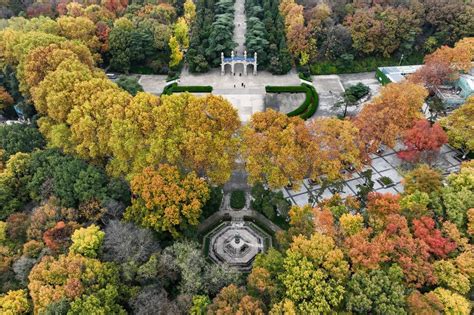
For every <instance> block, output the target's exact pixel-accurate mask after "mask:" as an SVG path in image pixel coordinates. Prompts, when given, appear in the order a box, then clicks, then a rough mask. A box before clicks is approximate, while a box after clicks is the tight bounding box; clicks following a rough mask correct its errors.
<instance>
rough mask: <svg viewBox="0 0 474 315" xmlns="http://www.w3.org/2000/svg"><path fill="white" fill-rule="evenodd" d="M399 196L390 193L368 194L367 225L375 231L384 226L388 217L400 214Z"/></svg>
mask: <svg viewBox="0 0 474 315" xmlns="http://www.w3.org/2000/svg"><path fill="white" fill-rule="evenodd" d="M399 200H400V196H399V195H394V194H391V193H384V194H383V193H376V192H374V193H370V194H369V197H368V202H367V214H368V216H369V225H370V226H371V227H373V228H374V229H376V230H380V229H382V228H383V227H385V226H386V224H387V223H389V222H388V219H387V218H388V216H389V215H391V214H399V213H400V205H399Z"/></svg>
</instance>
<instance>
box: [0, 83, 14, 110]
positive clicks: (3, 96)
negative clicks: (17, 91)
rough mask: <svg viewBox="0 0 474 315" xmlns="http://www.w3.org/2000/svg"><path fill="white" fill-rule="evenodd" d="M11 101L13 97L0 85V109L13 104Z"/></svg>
mask: <svg viewBox="0 0 474 315" xmlns="http://www.w3.org/2000/svg"><path fill="white" fill-rule="evenodd" d="M13 103H14V100H13V97H12V96H11V95H10V94H9V93H8V91H7V90H5V88H4V87H3V86H0V110H3V109H6V108H7V107H8V106H10V105H13Z"/></svg>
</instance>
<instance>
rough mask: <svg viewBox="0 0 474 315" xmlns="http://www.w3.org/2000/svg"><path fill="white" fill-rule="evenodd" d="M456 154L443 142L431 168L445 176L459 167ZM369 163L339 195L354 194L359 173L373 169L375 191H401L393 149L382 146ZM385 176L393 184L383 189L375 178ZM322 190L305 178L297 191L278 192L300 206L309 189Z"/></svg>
mask: <svg viewBox="0 0 474 315" xmlns="http://www.w3.org/2000/svg"><path fill="white" fill-rule="evenodd" d="M400 148H401V146H400V145H399V146H397V147H396V148H395V150H397V151H398V150H400ZM458 154H459V151H457V150H455V149H453V148H452V147H451V146H449V145H444V146H443V147H442V148H441V150H440V155H439V157H438V159H437V161H436V162H435V163H434V165H433V166H434V167H436V168H439V169H441V170H442V172H443V174H444V175H447V174H449V173H452V172H456V171H458V170H459V166H460V164H461V163H460V162H459V161H458V160H456V159H455V156H456V155H458ZM371 157H372V164H371V165H370V166H366V167H365V168H364V169H362V170H361V171H360V172H354V173H352V174H351V175H350V177H349V178H348V179H347V180H346V181H345V182H344V185H343V189H342V193H340V195H341V197H343V198H345V197H347V196H354V195H355V194H356V193H357V190H358V188H357V185H360V184H362V183H363V182H364V181H363V179H362V175H361V172H363V171H365V170H367V169H369V168H370V169H372V172H373V173H372V180H373V181H374V190H375V191H377V192H381V193H386V192H389V193H393V194H397V193H401V192H403V186H402V184H401V180H402V178H403V175H402V172H401V168H400V166H401V165H402V161H401V160H400V159H399V158H398V157H397V154H396V151H394V150H392V149H390V148H385V151H384V153H383V154H382V155H381V156H378V155H372V156H371ZM383 176H387V177H390V179H392V180H393V182H394V184H395V185H394V186H392V187H389V188H383V187H382V185H380V183H379V182H378V181H377V179H379V178H381V177H383ZM320 190H321V187H320V186H318V185H315V186H311V185H310V183H309V180H308V179H305V180H304V181H303V185H301V187H300V188H299V189H298V190H291V189H288V188H283V189H281V191H282V192H283V195H284V196H285V198H287V199H288V200H290V201H291V203H292V204H294V205H299V206H303V205H306V204H308V200H309V197H310V194H311V192H312V193H313V194H318V193H319V192H320ZM332 195H333V193H332V192H331V191H330V188H326V189H325V191H324V192H323V194H322V198H329V197H331V196H332Z"/></svg>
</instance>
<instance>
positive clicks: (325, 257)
mask: <svg viewBox="0 0 474 315" xmlns="http://www.w3.org/2000/svg"><path fill="white" fill-rule="evenodd" d="M286 254H287V255H286V257H285V259H284V267H285V272H283V273H282V274H281V275H280V276H279V277H280V279H281V281H282V283H283V285H284V287H285V289H286V292H285V297H286V298H288V299H289V300H291V301H293V303H294V304H295V307H296V308H297V309H298V310H299V311H300V312H302V313H315V312H329V311H330V310H334V309H337V308H338V307H339V306H340V305H341V303H342V301H343V295H344V292H345V288H344V285H345V282H346V280H347V276H348V271H349V265H348V263H347V261H345V260H344V255H343V252H342V251H341V250H340V249H339V248H338V247H337V246H336V245H335V243H334V240H333V239H332V238H331V237H329V236H324V235H322V234H319V233H315V234H313V235H312V236H311V237H310V238H306V237H304V236H301V235H300V236H297V237H295V238H293V243H292V244H291V247H290V249H289V250H288V251H287V253H286Z"/></svg>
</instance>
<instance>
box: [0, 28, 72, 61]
mask: <svg viewBox="0 0 474 315" xmlns="http://www.w3.org/2000/svg"><path fill="white" fill-rule="evenodd" d="M0 38H1V41H0V42H1V43H2V44H0V47H1V49H2V54H3V57H4V58H5V61H6V63H7V64H10V65H14V66H16V65H18V63H20V62H21V61H23V59H24V58H26V56H27V55H28V53H29V52H30V51H32V50H33V49H35V48H37V47H41V46H48V45H50V44H54V43H60V42H63V41H65V40H66V39H65V38H64V37H60V36H57V35H54V34H47V33H43V32H38V31H32V32H20V31H14V30H10V29H7V30H5V31H3V32H1V33H0Z"/></svg>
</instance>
